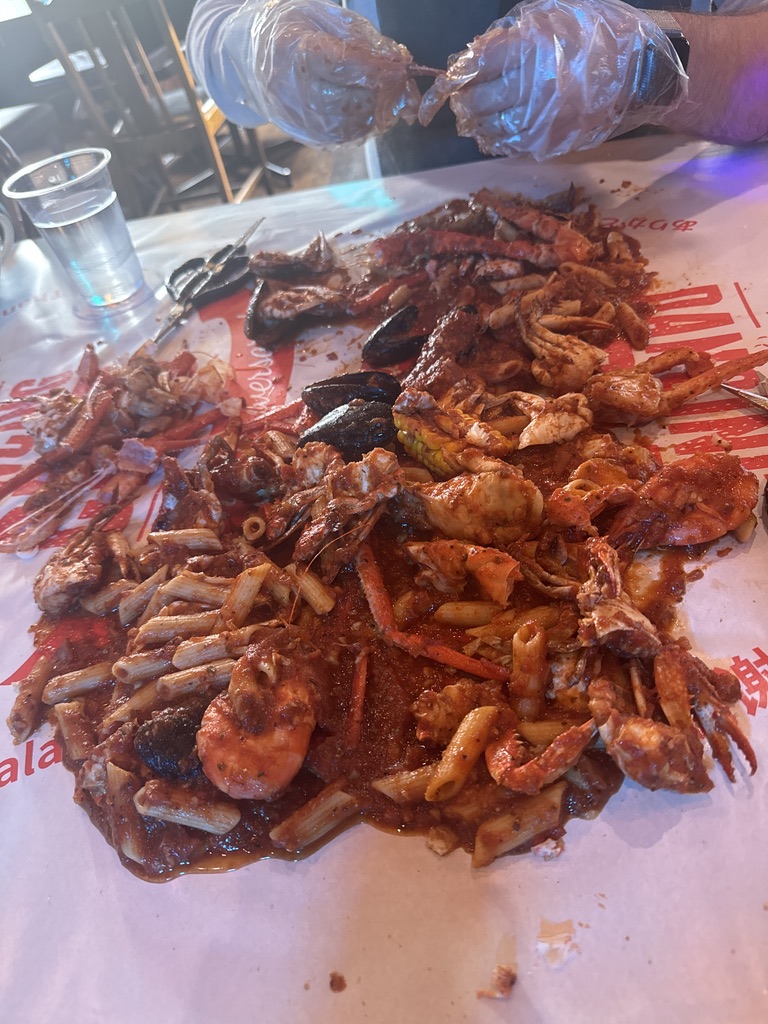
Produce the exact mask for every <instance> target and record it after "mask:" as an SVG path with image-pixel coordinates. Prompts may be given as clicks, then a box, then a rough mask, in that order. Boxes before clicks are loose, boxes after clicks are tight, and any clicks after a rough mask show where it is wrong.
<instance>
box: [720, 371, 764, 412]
mask: <svg viewBox="0 0 768 1024" xmlns="http://www.w3.org/2000/svg"><path fill="white" fill-rule="evenodd" d="M755 373H756V374H757V387H756V388H755V390H754V391H749V390H748V389H747V388H735V387H733V386H732V385H731V384H721V385H720V387H721V388H725V390H726V391H730V392H731V394H732V395H738V396H739V397H740V398H746V400H747V401H748V402H751V403H752V405H756V406H757V408H758V409H762V410H763V412H768V377H766V375H765V374H764V373H761V372H760V371H759V370H755Z"/></svg>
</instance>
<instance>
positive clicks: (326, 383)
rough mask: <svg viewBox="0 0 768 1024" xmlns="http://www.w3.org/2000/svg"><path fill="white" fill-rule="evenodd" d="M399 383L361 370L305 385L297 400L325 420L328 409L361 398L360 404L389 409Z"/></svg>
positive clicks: (377, 371)
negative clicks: (362, 402)
mask: <svg viewBox="0 0 768 1024" xmlns="http://www.w3.org/2000/svg"><path fill="white" fill-rule="evenodd" d="M400 390H401V389H400V381H399V380H398V379H397V377H393V376H392V374H391V373H383V372H382V371H381V370H361V371H360V372H359V373H340V374H339V375H338V376H336V377H329V378H328V379H327V380H318V381H315V383H314V384H307V386H306V387H305V388H304V390H303V391H302V392H301V397H302V399H303V401H304V404H305V405H306V406H307V408H308V409H311V410H312V412H313V413H315V414H316V415H317V416H325V414H326V413H328V412H330V411H331V409H338V407H339V406H340V405H346V404H347V403H348V402H352V401H354V400H355V399H356V398H361V399H362V400H363V401H364V402H386V404H387V405H392V404H393V403H394V402H395V401H396V400H397V396H398V395H399V394H400Z"/></svg>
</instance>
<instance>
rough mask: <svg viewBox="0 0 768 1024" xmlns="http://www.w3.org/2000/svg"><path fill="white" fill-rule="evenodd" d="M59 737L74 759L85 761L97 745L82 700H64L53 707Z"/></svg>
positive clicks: (68, 753)
mask: <svg viewBox="0 0 768 1024" xmlns="http://www.w3.org/2000/svg"><path fill="white" fill-rule="evenodd" d="M53 713H54V717H55V719H56V725H57V726H58V729H59V738H60V740H61V743H62V745H63V747H64V750H65V751H66V753H67V755H68V756H69V757H70V758H72V760H73V761H84V760H85V758H86V757H89V756H90V754H91V751H92V750H93V748H94V747H95V746H96V738H95V736H94V734H93V729H92V727H91V723H90V721H89V719H88V717H87V715H86V714H85V713H84V711H83V702H82V700H69V701H62V703H61V704H56V706H55V707H54V709H53Z"/></svg>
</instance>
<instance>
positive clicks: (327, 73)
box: [231, 0, 421, 146]
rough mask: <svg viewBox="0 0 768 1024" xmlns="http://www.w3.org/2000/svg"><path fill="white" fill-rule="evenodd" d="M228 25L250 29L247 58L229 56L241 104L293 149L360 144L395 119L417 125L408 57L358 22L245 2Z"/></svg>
mask: <svg viewBox="0 0 768 1024" xmlns="http://www.w3.org/2000/svg"><path fill="white" fill-rule="evenodd" d="M232 18H233V20H240V19H245V20H246V21H247V22H248V25H249V30H248V32H247V33H245V38H246V40H247V42H246V47H245V52H242V50H240V51H239V52H238V53H236V54H232V55H231V57H232V61H233V63H234V64H235V67H236V68H237V73H238V77H239V78H240V81H241V84H242V87H243V93H244V95H245V97H246V98H247V100H248V102H249V104H252V105H253V106H254V107H255V109H257V110H258V111H259V112H260V113H261V114H262V115H263V116H264V117H265V118H266V119H267V120H269V121H271V122H272V123H273V124H275V125H277V126H278V127H279V128H282V129H283V131H285V132H287V133H288V134H289V135H290V136H292V138H294V139H296V140H297V141H298V142H304V143H307V144H308V145H310V146H329V145H336V144H340V143H345V142H359V141H362V140H363V139H366V138H369V137H370V136H372V135H377V134H380V133H381V132H384V131H386V129H387V128H390V127H391V126H392V125H393V124H394V123H395V122H396V121H397V119H398V118H400V117H402V118H403V119H404V120H405V121H407V122H408V123H409V124H413V123H414V122H415V120H416V117H417V113H418V106H419V100H420V99H421V96H420V93H419V91H418V89H417V88H416V85H415V84H414V82H413V81H412V79H410V78H409V68H410V65H411V62H412V57H411V54H410V53H409V52H408V50H407V49H406V48H405V47H404V46H401V45H400V44H399V43H396V42H394V41H393V40H392V39H388V38H387V37H386V36H382V35H381V34H380V33H379V32H377V31H376V29H375V28H374V27H373V25H372V24H371V23H370V21H368V19H367V18H364V17H362V15H359V14H355V13H353V12H352V11H347V10H345V9H344V8H342V7H338V6H337V5H336V4H333V3H325V2H324V0H248V2H246V3H245V4H243V6H242V7H241V8H240V9H239V10H238V11H237V13H235V14H234V15H232ZM238 36H239V37H240V38H241V39H242V38H243V34H242V33H238V32H234V33H232V37H233V38H237V37H238Z"/></svg>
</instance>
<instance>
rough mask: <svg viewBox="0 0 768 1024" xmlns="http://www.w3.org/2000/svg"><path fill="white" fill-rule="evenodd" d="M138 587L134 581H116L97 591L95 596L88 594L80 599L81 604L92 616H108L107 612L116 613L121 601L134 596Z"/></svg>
mask: <svg viewBox="0 0 768 1024" xmlns="http://www.w3.org/2000/svg"><path fill="white" fill-rule="evenodd" d="M137 586H138V584H137V583H135V582H134V581H133V580H115V582H114V583H108V584H107V585H106V587H102V588H101V590H97V591H96V593H94V594H88V595H87V596H86V597H81V598H80V604H81V605H82V606H83V608H85V610H86V611H87V612H90V614H91V615H106V614H107V612H115V611H117V609H118V608H119V606H120V603H121V601H122V600H123V599H124V598H125V597H127V596H128V594H132V593H133V591H134V590H135V589H136V587H137Z"/></svg>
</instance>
